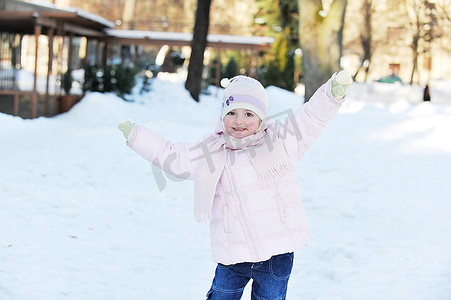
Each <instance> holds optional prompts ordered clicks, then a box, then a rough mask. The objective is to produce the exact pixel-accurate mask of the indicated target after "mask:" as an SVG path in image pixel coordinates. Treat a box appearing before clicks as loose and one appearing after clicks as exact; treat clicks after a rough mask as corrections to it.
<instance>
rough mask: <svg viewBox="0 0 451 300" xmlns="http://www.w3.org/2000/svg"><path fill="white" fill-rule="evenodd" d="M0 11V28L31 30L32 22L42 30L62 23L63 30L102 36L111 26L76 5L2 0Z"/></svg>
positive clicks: (28, 32) (82, 34)
mask: <svg viewBox="0 0 451 300" xmlns="http://www.w3.org/2000/svg"><path fill="white" fill-rule="evenodd" d="M3 2H4V7H5V8H4V9H3V10H1V11H0V28H1V31H4V32H5V31H6V32H13V33H22V34H33V33H34V26H35V25H41V26H42V31H43V33H45V32H46V31H47V30H48V29H50V28H53V29H56V28H57V27H58V25H59V24H62V26H63V31H64V32H67V33H73V34H75V35H79V36H88V37H93V36H98V37H101V36H104V35H105V33H104V30H105V29H107V28H114V26H115V25H114V23H113V22H111V21H109V20H107V19H105V18H102V17H100V16H98V15H95V14H92V13H90V12H87V11H84V10H82V9H78V8H57V7H55V5H53V4H50V3H29V2H22V1H16V0H5V1H3Z"/></svg>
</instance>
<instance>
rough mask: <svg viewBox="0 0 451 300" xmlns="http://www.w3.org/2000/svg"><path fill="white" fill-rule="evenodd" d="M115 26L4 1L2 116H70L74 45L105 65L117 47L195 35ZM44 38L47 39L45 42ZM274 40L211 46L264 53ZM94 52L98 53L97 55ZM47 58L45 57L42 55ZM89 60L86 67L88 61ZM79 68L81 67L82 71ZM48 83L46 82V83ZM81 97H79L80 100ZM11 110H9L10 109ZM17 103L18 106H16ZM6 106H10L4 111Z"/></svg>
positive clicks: (78, 13) (74, 12) (211, 42)
mask: <svg viewBox="0 0 451 300" xmlns="http://www.w3.org/2000/svg"><path fill="white" fill-rule="evenodd" d="M114 28H115V24H114V23H113V22H111V21H109V20H107V19H105V18H103V17H100V16H98V15H95V14H92V13H89V12H86V11H84V10H81V9H78V8H57V7H55V5H53V4H50V3H48V4H45V3H44V4H42V3H41V4H33V3H28V2H23V1H17V0H0V37H1V38H0V112H6V113H10V114H14V115H17V116H21V117H23V118H36V117H39V116H52V115H55V114H57V113H59V112H63V111H66V110H67V109H69V108H70V106H71V105H73V103H70V104H69V105H67V104H64V103H61V101H60V102H59V100H58V99H61V97H59V96H61V95H62V94H63V92H62V90H61V82H62V80H63V75H64V73H65V72H66V71H67V70H68V69H73V68H77V66H73V65H74V62H73V58H74V57H75V56H76V55H74V49H77V50H78V51H81V50H82V49H81V47H80V49H78V48H77V47H74V43H73V41H74V40H78V41H79V40H80V38H82V39H83V41H85V42H84V43H85V46H84V47H83V48H84V49H85V51H87V50H86V49H88V48H89V49H91V51H90V52H91V54H90V55H88V53H82V54H81V55H80V57H82V59H81V60H82V63H81V64H82V65H83V64H86V63H91V62H86V60H89V59H91V60H94V61H95V63H97V64H100V65H103V66H105V65H106V64H107V61H108V55H111V53H112V52H111V51H109V49H112V48H113V47H115V46H118V45H119V46H120V45H134V46H137V47H138V46H142V45H153V46H156V47H161V46H163V45H169V46H178V47H182V46H189V45H190V43H191V38H192V34H191V33H169V32H156V31H145V30H141V31H133V30H131V31H130V30H125V31H124V30H116V29H114ZM25 37H34V38H31V39H29V40H31V41H33V43H34V44H33V53H32V58H33V63H34V67H33V72H32V76H31V78H30V80H28V81H32V84H31V82H28V83H29V86H28V87H21V86H20V82H21V81H22V80H21V79H20V78H19V74H20V71H21V69H22V66H21V61H22V59H21V55H22V53H23V51H22V50H23V43H24V40H25ZM42 38H44V39H42ZM273 41H274V39H272V38H267V37H237V36H229V35H209V36H208V47H211V48H214V49H225V48H228V49H241V50H242V49H245V50H249V51H253V52H256V51H261V50H262V49H265V48H268V47H270V45H271V44H272V42H273ZM93 49H94V50H93ZM42 53H45V55H42ZM83 60H84V62H83ZM78 67H79V66H78ZM44 78H45V79H44ZM80 97H81V95H79V96H78V98H80ZM8 103H9V105H5V104H8ZM11 103H12V105H11ZM4 107H9V110H8V109H4Z"/></svg>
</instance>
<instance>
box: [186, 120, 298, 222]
mask: <svg viewBox="0 0 451 300" xmlns="http://www.w3.org/2000/svg"><path fill="white" fill-rule="evenodd" d="M272 126H273V122H271V121H269V122H265V123H263V124H262V125H261V127H260V129H259V130H258V131H257V132H256V133H255V134H253V135H250V136H247V137H245V138H242V139H237V138H234V137H232V136H230V135H229V134H227V133H226V132H225V130H224V129H223V122H222V121H220V122H218V125H217V126H216V130H215V132H216V134H214V135H211V136H209V137H208V138H207V139H205V140H204V141H203V142H202V143H201V144H198V146H199V147H201V148H202V150H203V152H204V154H205V155H204V156H202V157H199V158H198V159H199V160H200V161H199V163H198V165H197V169H196V176H195V179H194V216H195V218H196V220H197V221H198V222H205V221H206V220H208V219H209V218H210V212H211V206H212V203H213V198H214V195H215V192H216V185H217V183H218V181H219V178H220V177H221V174H222V171H223V170H224V167H225V163H226V157H227V155H226V151H227V150H226V149H230V150H243V151H244V152H245V153H246V154H247V155H248V157H249V159H250V161H251V163H252V166H253V167H254V168H255V171H256V172H257V174H258V177H259V180H260V184H261V185H262V186H269V185H273V184H275V183H277V181H278V180H279V178H280V177H281V176H283V175H284V174H286V173H287V172H289V171H290V170H292V169H293V166H292V164H291V162H290V160H289V158H288V154H287V152H286V151H285V148H284V145H283V140H282V139H281V138H279V137H278V135H277V132H273V131H272V130H271V129H272V128H271V127H272Z"/></svg>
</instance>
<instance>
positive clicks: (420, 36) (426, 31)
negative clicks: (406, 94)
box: [406, 0, 442, 84]
mask: <svg viewBox="0 0 451 300" xmlns="http://www.w3.org/2000/svg"><path fill="white" fill-rule="evenodd" d="M406 4H407V7H408V15H409V18H410V25H411V28H412V41H411V44H410V48H411V50H412V72H411V74H410V84H413V79H414V76H415V73H417V74H418V58H419V56H420V55H421V54H422V55H427V56H428V57H430V56H431V53H430V52H431V44H432V42H433V41H434V40H435V39H437V38H440V37H441V35H442V34H441V30H440V29H441V28H440V27H439V26H438V19H437V9H436V6H435V3H433V2H432V1H428V0H423V1H413V0H412V1H410V3H406Z"/></svg>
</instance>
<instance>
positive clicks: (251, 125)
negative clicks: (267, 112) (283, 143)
mask: <svg viewBox="0 0 451 300" xmlns="http://www.w3.org/2000/svg"><path fill="white" fill-rule="evenodd" d="M260 123H261V120H260V118H259V117H258V116H257V114H256V113H254V112H253V111H252V110H248V109H244V108H236V109H233V110H231V111H229V112H228V113H227V114H226V115H225V116H224V128H225V131H226V132H227V133H228V134H230V135H231V136H233V137H234V138H237V139H242V138H244V137H247V136H249V135H252V134H254V133H256V132H257V130H258V128H260Z"/></svg>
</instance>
